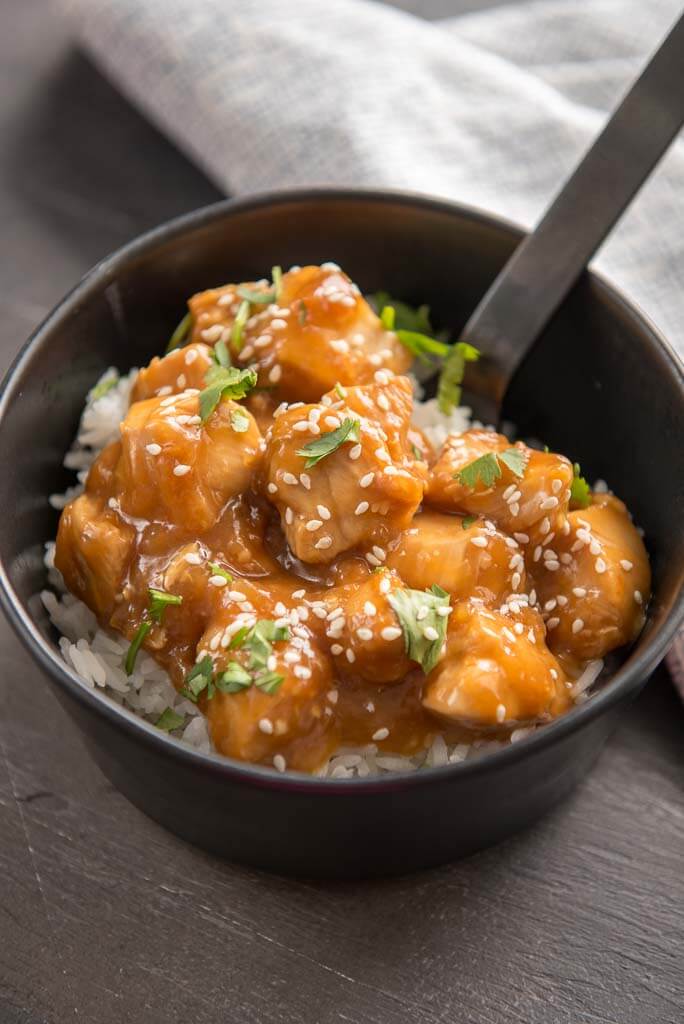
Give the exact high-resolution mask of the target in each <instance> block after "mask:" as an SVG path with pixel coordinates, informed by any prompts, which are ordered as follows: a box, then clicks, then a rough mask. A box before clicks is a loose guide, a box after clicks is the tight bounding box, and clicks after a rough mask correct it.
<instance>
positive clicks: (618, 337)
mask: <svg viewBox="0 0 684 1024" xmlns="http://www.w3.org/2000/svg"><path fill="white" fill-rule="evenodd" d="M519 237H520V233H519V232H518V231H517V230H516V229H515V228H512V227H510V226H508V225H506V224H504V223H503V222H501V221H498V220H496V219H494V218H490V217H487V216H485V215H482V214H479V213H476V212H474V211H471V210H467V209H464V208H461V207H458V206H455V205H452V204H447V203H440V202H435V201H431V200H427V199H419V198H416V197H407V196H396V195H394V196H393V195H374V194H369V193H366V194H364V193H338V192H327V193H326V192H308V193H299V194H297V193H293V194H291V195H286V196H280V197H265V198H257V199H252V200H247V201H243V202H241V203H238V204H219V205H218V206H216V207H211V208H208V209H206V210H204V211H199V212H198V213H197V214H193V215H191V216H190V217H186V218H182V219H181V220H179V221H175V222H173V223H172V224H171V225H169V226H166V227H164V228H161V229H158V230H157V231H155V232H153V233H151V234H150V235H148V236H145V237H144V238H142V239H140V240H139V241H137V242H135V243H133V244H132V245H130V246H128V247H127V248H126V249H124V250H121V251H120V252H119V253H117V254H115V255H114V256H113V257H110V258H109V259H108V260H105V261H104V262H103V263H102V264H100V265H99V266H98V267H96V268H95V270H94V271H92V272H91V274H90V275H88V277H87V278H86V279H85V280H84V281H83V282H82V283H81V284H80V285H79V286H78V287H77V288H76V289H75V290H74V292H72V293H71V295H70V296H68V297H67V298H66V299H65V300H64V302H63V303H62V304H61V305H60V307H58V309H57V310H56V311H55V312H54V313H53V314H52V315H51V317H49V318H48V320H47V321H46V323H45V324H44V325H43V326H42V327H41V328H40V329H39V330H38V331H37V332H36V335H35V336H34V340H33V342H32V344H31V345H30V346H29V348H28V349H27V350H26V351H25V352H24V354H23V355H22V356H21V357H20V360H19V362H18V364H17V366H16V368H15V370H14V372H13V373H12V375H11V377H10V378H9V381H8V382H7V383H6V386H5V392H4V396H3V399H2V407H1V408H0V445H1V449H0V450H2V452H3V455H4V472H3V473H2V474H0V503H1V505H2V508H3V520H2V525H1V526H0V559H1V560H2V563H3V565H4V568H5V572H6V573H7V576H8V577H9V580H10V583H11V585H12V588H13V590H14V591H15V593H16V595H17V596H18V599H19V601H20V603H21V604H22V605H23V606H24V607H25V608H26V609H28V610H29V612H30V614H31V616H32V617H33V619H34V621H35V622H36V623H37V624H38V626H39V628H40V630H41V631H42V632H43V633H44V635H45V636H46V637H49V638H50V642H53V640H54V638H53V637H51V631H50V628H49V624H48V622H47V619H46V616H45V614H44V612H43V611H42V608H41V605H40V602H39V601H38V600H37V599H36V596H35V595H36V594H37V592H38V591H39V590H40V589H41V588H42V586H43V585H44V573H43V568H42V548H43V543H44V541H46V540H48V539H50V538H52V537H54V534H55V531H56V524H57V513H56V512H55V511H54V510H52V509H51V508H50V507H49V506H48V504H47V500H46V499H47V495H48V494H50V493H51V492H54V491H62V490H64V488H65V487H66V486H67V485H68V484H70V483H72V482H73V476H72V475H71V474H69V473H68V472H67V471H66V470H64V469H63V468H62V458H63V454H64V452H65V450H66V449H67V448H68V446H69V445H70V443H71V440H72V438H73V436H74V434H75V431H76V427H77V423H78V418H79V415H80V412H81V409H82V406H83V400H84V396H85V393H86V391H87V390H88V388H89V387H91V386H92V384H93V383H94V381H95V380H96V379H97V377H98V376H99V375H100V374H101V373H102V372H103V370H104V369H105V368H106V367H108V366H116V367H118V368H119V369H122V370H125V369H127V368H129V367H130V366H133V365H138V366H139V365H141V364H143V363H145V362H147V361H148V360H149V359H150V358H151V357H152V356H153V355H155V354H158V353H160V352H162V351H163V350H164V347H165V345H166V342H167V340H168V337H169V335H170V333H171V331H172V329H173V327H174V326H175V325H176V323H177V322H178V320H179V319H180V318H181V316H183V314H184V311H185V300H186V298H187V297H188V296H189V295H191V294H192V293H193V292H195V291H200V290H202V289H204V288H207V287H211V286H212V285H218V284H222V283H224V282H226V281H229V280H244V279H249V278H259V277H262V276H264V275H268V273H269V271H270V268H271V266H273V265H274V264H281V265H282V266H283V267H289V266H291V265H292V264H295V263H298V264H305V263H309V262H312V263H320V262H323V261H325V260H335V261H336V262H337V263H339V264H340V265H341V266H342V267H343V268H344V269H345V270H346V271H347V272H348V273H349V274H350V275H351V276H352V278H353V279H354V280H355V281H357V282H358V284H359V286H360V287H361V289H362V290H363V291H365V292H372V291H375V290H377V289H381V288H382V289H384V290H387V291H389V292H390V294H392V295H395V296H396V297H398V298H402V299H404V300H406V301H408V302H412V303H416V304H418V303H423V302H427V303H429V305H430V306H431V308H432V311H433V319H434V321H435V323H436V324H437V325H438V326H440V327H448V328H451V329H453V330H454V331H457V330H458V328H459V327H460V326H461V325H462V324H463V323H464V322H465V320H466V319H467V316H468V314H469V312H470V311H471V310H472V308H473V307H474V305H475V303H476V302H477V300H478V299H479V297H480V296H481V295H482V293H483V292H484V291H485V289H486V287H487V286H488V284H489V283H490V282H491V280H492V278H493V277H494V276H495V274H496V272H497V271H498V269H499V268H500V267H501V266H502V265H503V263H504V262H505V260H506V259H507V257H508V256H509V254H510V253H511V251H512V250H513V248H514V247H515V245H516V243H517V241H518V239H519ZM683 410H684V388H683V383H682V373H681V368H679V366H678V365H677V364H676V362H675V360H674V358H673V357H672V356H671V354H670V353H669V351H668V349H667V347H666V346H664V345H663V344H661V343H660V342H659V341H658V338H657V335H656V333H655V331H654V330H653V329H652V328H651V327H650V326H649V325H648V324H647V323H646V322H645V321H644V320H643V319H642V318H641V317H640V316H639V314H638V313H637V312H636V311H635V310H634V309H633V308H632V307H630V306H629V305H628V304H627V303H626V302H625V301H624V300H623V299H622V298H621V297H620V296H619V295H618V294H616V293H615V292H614V291H612V290H611V289H609V288H608V287H607V286H606V285H604V284H603V283H602V282H601V281H600V280H598V279H597V278H595V277H592V276H590V275H585V277H584V278H583V279H582V280H581V281H580V283H579V284H578V286H577V287H576V288H575V290H574V291H573V293H572V295H571V296H570V298H569V299H568V301H567V302H566V303H565V305H564V307H563V308H562V310H561V311H560V312H559V314H558V315H557V316H556V317H555V319H554V320H553V321H552V323H551V324H550V325H549V327H548V328H547V330H546V331H545V332H544V335H543V336H542V338H541V339H540V341H539V343H538V345H537V347H536V348H535V350H534V352H533V353H532V354H531V355H530V356H529V357H528V359H527V360H526V361H525V363H524V364H523V366H522V368H521V371H520V372H519V375H518V377H517V378H516V381H515V383H514V386H513V388H512V391H511V393H510V396H509V399H508V401H507V406H506V409H505V414H506V416H507V418H509V419H511V420H513V422H514V423H516V425H517V426H518V428H519V431H520V433H521V435H522V436H528V435H530V436H531V435H533V436H535V437H538V438H539V439H540V440H542V441H543V442H545V443H547V444H549V446H551V447H552V448H557V449H558V450H560V451H562V452H564V453H565V454H567V455H568V456H569V457H570V458H572V459H573V460H577V461H579V462H580V463H581V464H582V469H583V472H584V473H585V474H586V475H587V477H588V478H589V479H596V478H603V479H605V480H607V481H608V483H609V485H610V487H611V488H612V489H613V490H614V491H615V492H616V493H617V494H618V495H619V496H620V497H621V498H623V499H624V500H625V501H626V503H627V504H628V506H629V508H630V509H631V510H632V512H633V514H634V517H635V519H636V521H637V522H638V523H639V524H640V525H641V526H642V527H643V529H644V531H645V535H646V542H647V545H648V547H649V551H650V554H651V558H652V565H653V573H654V599H653V602H652V605H651V610H650V615H649V622H648V625H647V627H646V630H645V631H644V634H643V635H642V638H641V639H640V640H639V642H638V644H637V645H636V646H635V648H634V649H633V651H632V652H631V653H630V655H629V659H628V660H629V661H632V660H634V659H639V658H641V662H642V667H649V668H650V667H652V665H653V663H654V658H655V655H656V654H662V651H663V645H664V641H665V639H666V633H669V632H671V630H672V628H673V623H674V619H673V614H674V609H675V605H676V604H677V601H678V598H679V597H680V596H681V595H680V592H681V586H682V575H683V571H684V570H683V567H684V531H682V529H681V523H682V521H683V519H684V473H682V459H681V454H680V447H679V445H678V441H679V440H680V439H681V437H682V421H683V418H684V414H683Z"/></svg>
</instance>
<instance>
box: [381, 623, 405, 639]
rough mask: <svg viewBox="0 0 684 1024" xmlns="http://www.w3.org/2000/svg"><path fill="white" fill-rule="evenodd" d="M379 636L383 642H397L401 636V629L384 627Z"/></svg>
mask: <svg viewBox="0 0 684 1024" xmlns="http://www.w3.org/2000/svg"><path fill="white" fill-rule="evenodd" d="M380 636H381V637H382V639H383V640H398V639H399V637H400V636H401V629H400V628H399V626H385V628H384V629H383V630H382V632H381V633H380Z"/></svg>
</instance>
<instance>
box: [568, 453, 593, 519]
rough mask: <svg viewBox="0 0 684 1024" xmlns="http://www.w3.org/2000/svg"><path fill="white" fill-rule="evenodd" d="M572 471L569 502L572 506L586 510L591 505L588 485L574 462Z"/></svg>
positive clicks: (578, 466)
mask: <svg viewBox="0 0 684 1024" xmlns="http://www.w3.org/2000/svg"><path fill="white" fill-rule="evenodd" d="M572 469H573V477H572V484H571V485H570V501H571V502H572V503H573V504H574V505H579V507H580V508H586V507H587V505H591V490H590V488H589V484H588V483H587V481H586V480H585V479H584V477H583V476H582V475H581V472H582V471H581V469H580V464H579V462H576V463H575V464H574V466H573V467H572Z"/></svg>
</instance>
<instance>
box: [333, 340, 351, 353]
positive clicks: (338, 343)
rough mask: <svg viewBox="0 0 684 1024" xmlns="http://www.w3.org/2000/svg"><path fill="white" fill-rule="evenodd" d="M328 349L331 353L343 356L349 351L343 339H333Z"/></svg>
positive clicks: (347, 343)
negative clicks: (338, 353)
mask: <svg viewBox="0 0 684 1024" xmlns="http://www.w3.org/2000/svg"><path fill="white" fill-rule="evenodd" d="M330 348H331V349H332V350H333V352H340V353H341V354H345V353H347V352H348V351H349V342H347V341H345V340H344V338H335V339H334V340H333V341H331V342H330Z"/></svg>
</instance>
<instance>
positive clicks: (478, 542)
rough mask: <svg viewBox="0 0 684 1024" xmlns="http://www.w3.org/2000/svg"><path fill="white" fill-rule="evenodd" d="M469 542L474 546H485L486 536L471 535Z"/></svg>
mask: <svg viewBox="0 0 684 1024" xmlns="http://www.w3.org/2000/svg"><path fill="white" fill-rule="evenodd" d="M470 543H471V544H473V545H474V546H475V547H476V548H486V547H487V538H486V537H471V538H470Z"/></svg>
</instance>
